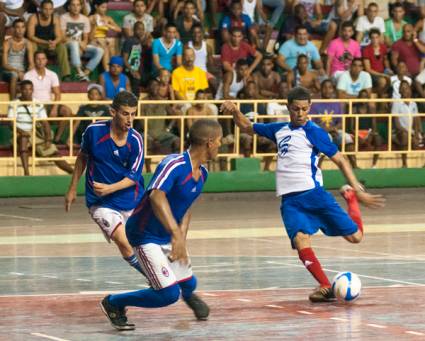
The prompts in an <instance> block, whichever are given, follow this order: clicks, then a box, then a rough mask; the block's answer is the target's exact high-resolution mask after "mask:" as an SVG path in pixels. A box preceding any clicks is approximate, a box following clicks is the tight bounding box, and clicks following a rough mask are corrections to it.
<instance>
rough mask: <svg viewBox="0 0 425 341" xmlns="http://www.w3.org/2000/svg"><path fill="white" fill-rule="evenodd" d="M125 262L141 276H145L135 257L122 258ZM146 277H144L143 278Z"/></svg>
mask: <svg viewBox="0 0 425 341" xmlns="http://www.w3.org/2000/svg"><path fill="white" fill-rule="evenodd" d="M123 258H124V259H125V261H126V262H127V263H128V264H130V266H131V267H133V268H135V269H136V270H137V271H139V272H140V273H141V274H142V275H143V276H145V273H144V272H143V270H142V267H141V266H140V264H139V261H138V260H137V257H136V255H132V256H130V257H123ZM145 277H146V276H145Z"/></svg>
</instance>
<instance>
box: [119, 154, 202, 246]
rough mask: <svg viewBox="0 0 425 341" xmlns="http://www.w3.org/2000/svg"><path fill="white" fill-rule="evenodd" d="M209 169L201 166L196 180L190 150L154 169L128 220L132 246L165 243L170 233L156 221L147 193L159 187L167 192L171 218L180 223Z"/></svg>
mask: <svg viewBox="0 0 425 341" xmlns="http://www.w3.org/2000/svg"><path fill="white" fill-rule="evenodd" d="M207 176H208V171H207V170H206V168H205V167H204V166H201V177H200V178H199V179H198V181H195V179H194V178H193V177H192V164H191V162H190V155H189V152H187V151H186V152H184V153H183V154H179V155H178V154H172V155H169V156H167V157H166V158H165V159H164V160H162V161H161V163H160V164H159V165H158V167H157V168H156V171H155V174H154V176H153V178H152V179H151V182H150V184H149V187H148V189H147V191H146V193H145V196H144V197H143V199H142V201H141V203H140V204H139V205H138V206H137V208H136V209H135V210H134V212H133V215H132V216H131V217H130V218H129V219H128V221H127V224H126V232H127V238H128V241H129V242H130V244H131V245H132V246H138V245H142V244H147V243H155V244H168V243H170V241H171V235H170V234H169V233H168V231H167V230H166V229H165V227H164V226H163V225H162V224H161V223H160V222H159V220H158V219H157V218H156V216H155V215H154V213H153V211H152V207H151V204H150V199H149V193H150V192H151V191H152V190H154V189H157V190H161V191H163V192H164V193H166V195H167V199H168V202H169V204H170V207H171V211H172V212H173V216H174V219H175V220H176V221H177V223H178V224H180V223H181V221H182V219H183V217H184V215H185V213H186V212H187V210H188V209H189V208H190V206H191V205H192V203H193V202H194V201H195V200H196V198H198V196H199V195H200V194H201V191H202V188H203V186H204V183H205V181H206V180H207Z"/></svg>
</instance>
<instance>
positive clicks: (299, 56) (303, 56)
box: [297, 53, 309, 64]
mask: <svg viewBox="0 0 425 341" xmlns="http://www.w3.org/2000/svg"><path fill="white" fill-rule="evenodd" d="M303 58H305V59H307V61H309V58H308V56H307V55H306V54H303V53H301V54H299V55H298V56H297V64H298V62H299V61H300V59H303Z"/></svg>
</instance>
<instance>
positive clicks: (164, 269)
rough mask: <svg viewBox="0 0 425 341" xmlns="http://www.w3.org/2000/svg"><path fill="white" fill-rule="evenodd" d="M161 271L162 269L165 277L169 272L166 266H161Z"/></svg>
mask: <svg viewBox="0 0 425 341" xmlns="http://www.w3.org/2000/svg"><path fill="white" fill-rule="evenodd" d="M161 271H162V274H163V275H164V276H165V277H168V276H169V275H170V273H169V272H168V270H167V268H166V267H165V266H163V267H162V269H161Z"/></svg>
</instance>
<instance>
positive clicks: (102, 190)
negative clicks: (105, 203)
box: [93, 181, 113, 197]
mask: <svg viewBox="0 0 425 341" xmlns="http://www.w3.org/2000/svg"><path fill="white" fill-rule="evenodd" d="M93 190H94V193H95V194H96V195H97V196H99V197H104V196H105V195H108V194H111V193H113V188H112V186H111V185H108V184H102V183H100V182H96V181H94V182H93Z"/></svg>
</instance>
